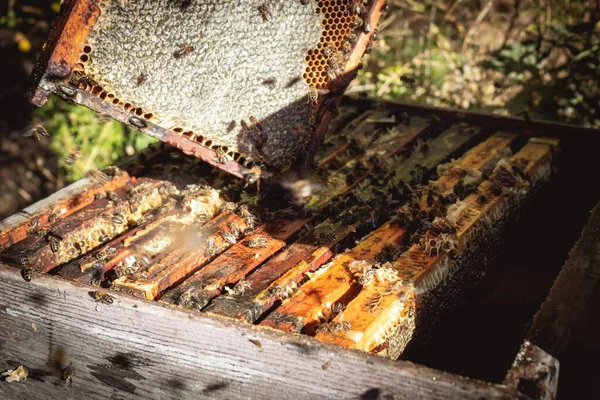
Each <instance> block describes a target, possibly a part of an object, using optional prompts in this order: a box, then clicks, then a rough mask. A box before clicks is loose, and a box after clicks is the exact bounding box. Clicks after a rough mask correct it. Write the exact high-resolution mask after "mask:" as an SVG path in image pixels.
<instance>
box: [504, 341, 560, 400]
mask: <svg viewBox="0 0 600 400" xmlns="http://www.w3.org/2000/svg"><path fill="white" fill-rule="evenodd" d="M558 371H559V363H558V360H557V359H556V358H554V357H552V356H551V355H550V354H548V353H546V352H545V351H544V350H542V349H541V348H539V347H538V346H536V345H534V344H533V343H531V342H530V341H529V340H525V342H523V344H522V345H521V348H520V349H519V352H518V353H517V356H516V357H515V361H514V362H513V365H512V366H511V367H510V369H509V370H508V372H507V374H506V378H505V379H504V384H505V385H506V386H508V387H509V388H511V389H513V390H516V391H518V392H519V393H521V394H522V395H524V396H528V397H529V398H531V399H540V400H554V399H556V393H557V390H558Z"/></svg>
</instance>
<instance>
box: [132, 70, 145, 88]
mask: <svg viewBox="0 0 600 400" xmlns="http://www.w3.org/2000/svg"><path fill="white" fill-rule="evenodd" d="M147 79H148V76H147V75H146V73H145V72H142V73H141V74H139V75H138V77H137V78H136V80H135V85H136V86H140V85H141V84H142V83H144V82H146V80H147Z"/></svg>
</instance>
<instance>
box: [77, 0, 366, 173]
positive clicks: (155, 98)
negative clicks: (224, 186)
mask: <svg viewBox="0 0 600 400" xmlns="http://www.w3.org/2000/svg"><path fill="white" fill-rule="evenodd" d="M356 3H357V2H356V1H353V0H319V1H315V0H296V1H289V0H266V1H265V0H251V1H243V2H241V1H224V2H223V1H221V2H217V1H214V0H202V1H194V2H190V1H183V0H161V1H157V2H154V3H153V4H152V7H148V6H147V3H146V2H143V1H141V0H128V1H106V0H101V1H98V2H97V3H96V5H97V6H98V8H99V10H100V16H99V18H98V20H97V22H96V23H95V24H94V26H93V28H92V30H91V32H90V34H89V36H88V38H87V42H86V44H85V46H83V48H82V49H81V53H80V56H79V62H78V63H77V65H76V66H75V69H74V72H73V73H72V74H71V79H70V81H71V83H72V84H74V85H76V86H78V87H79V88H81V89H84V90H86V91H88V92H89V93H91V94H93V95H95V96H98V97H100V98H101V99H102V100H104V101H106V102H109V103H112V104H114V105H117V106H119V107H122V108H123V109H124V110H126V111H129V112H131V113H132V114H133V115H135V116H137V117H139V118H144V119H147V120H150V121H152V122H153V123H155V124H156V125H158V126H161V127H163V128H166V129H170V130H172V131H174V132H176V133H178V134H180V135H182V136H183V137H186V138H188V139H190V140H193V141H195V142H197V143H200V144H201V145H203V146H205V147H208V148H211V149H215V150H217V151H218V152H217V156H216V157H218V158H219V160H221V159H222V160H223V162H225V161H227V160H228V159H234V160H236V161H238V162H240V163H242V164H244V165H246V166H250V165H251V164H255V163H258V164H266V165H268V166H270V167H275V168H278V169H285V168H287V167H288V166H289V165H290V164H291V162H292V161H293V160H294V159H295V158H297V157H298V156H299V155H301V154H303V153H304V152H305V150H306V147H307V144H308V143H309V141H310V139H311V137H312V134H313V131H314V128H315V124H316V121H315V116H316V114H317V109H318V107H319V105H320V103H321V100H322V99H323V95H324V94H325V93H327V91H326V90H323V89H327V88H328V86H329V85H330V84H331V83H332V81H333V80H335V79H336V78H337V77H338V76H339V75H340V74H341V73H342V72H343V69H344V65H345V61H346V60H347V59H348V57H349V54H350V52H351V51H352V48H353V43H354V41H355V39H356V34H355V33H353V32H354V31H357V30H358V29H360V24H361V22H362V20H361V19H360V17H359V16H358V15H357V13H356V12H355V9H354V7H352V6H351V5H352V4H354V5H356ZM358 3H359V4H361V7H362V2H360V1H359V2H358ZM362 10H364V7H362Z"/></svg>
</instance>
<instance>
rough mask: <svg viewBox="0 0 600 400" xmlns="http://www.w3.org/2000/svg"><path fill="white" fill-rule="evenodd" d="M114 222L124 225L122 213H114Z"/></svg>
mask: <svg viewBox="0 0 600 400" xmlns="http://www.w3.org/2000/svg"><path fill="white" fill-rule="evenodd" d="M112 222H113V223H114V224H116V225H123V223H124V221H123V217H122V216H121V215H120V214H114V215H113V217H112Z"/></svg>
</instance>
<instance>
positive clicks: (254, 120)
mask: <svg viewBox="0 0 600 400" xmlns="http://www.w3.org/2000/svg"><path fill="white" fill-rule="evenodd" d="M248 119H249V120H250V123H251V124H252V125H251V127H252V128H256V129H258V130H259V131H261V132H262V131H263V127H262V125H261V123H260V121H259V120H258V118H256V117H254V116H252V115H251V116H250V117H249V118H248Z"/></svg>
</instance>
